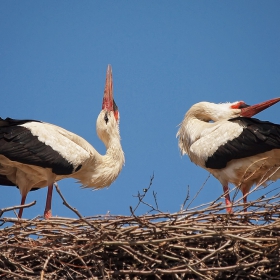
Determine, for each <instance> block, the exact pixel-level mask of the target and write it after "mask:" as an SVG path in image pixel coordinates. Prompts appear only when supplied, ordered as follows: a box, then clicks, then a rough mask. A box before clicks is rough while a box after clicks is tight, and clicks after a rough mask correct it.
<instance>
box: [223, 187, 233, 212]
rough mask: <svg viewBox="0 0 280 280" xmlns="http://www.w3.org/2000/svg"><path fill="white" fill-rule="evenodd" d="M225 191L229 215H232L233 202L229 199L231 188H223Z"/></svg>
mask: <svg viewBox="0 0 280 280" xmlns="http://www.w3.org/2000/svg"><path fill="white" fill-rule="evenodd" d="M223 189H224V194H225V199H226V206H227V207H226V210H227V212H228V213H232V208H231V201H230V197H229V187H228V186H223Z"/></svg>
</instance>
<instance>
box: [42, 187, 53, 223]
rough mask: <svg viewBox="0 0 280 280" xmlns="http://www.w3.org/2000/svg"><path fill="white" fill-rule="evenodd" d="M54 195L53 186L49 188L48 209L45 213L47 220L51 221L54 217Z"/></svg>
mask: <svg viewBox="0 0 280 280" xmlns="http://www.w3.org/2000/svg"><path fill="white" fill-rule="evenodd" d="M52 193H53V184H51V185H49V186H48V194H47V199H46V208H45V212H44V217H45V219H49V218H50V217H51V216H52Z"/></svg>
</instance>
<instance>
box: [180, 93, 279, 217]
mask: <svg viewBox="0 0 280 280" xmlns="http://www.w3.org/2000/svg"><path fill="white" fill-rule="evenodd" d="M279 101H280V98H275V99H271V100H268V101H265V102H262V103H259V104H256V105H253V106H249V105H247V104H246V103H244V102H243V101H239V102H234V103H223V104H214V103H209V102H200V103H197V104H195V105H193V106H192V107H191V108H190V109H189V111H188V112H187V113H186V115H185V117H184V119H183V121H182V123H181V125H180V128H179V131H178V133H177V137H178V138H179V148H180V150H181V153H182V154H187V155H188V156H189V158H190V160H191V161H192V162H194V163H195V164H197V165H199V166H201V167H202V168H204V169H206V170H208V171H209V172H210V173H211V174H213V176H214V177H216V178H217V179H218V180H219V181H220V182H221V184H222V186H223V190H224V193H225V200H226V206H227V212H229V213H231V212H232V204H231V201H230V196H229V188H228V184H229V183H232V184H234V185H235V186H236V187H238V188H240V189H241V191H242V193H243V201H244V203H246V202H247V195H248V193H249V190H250V188H251V187H252V186H253V185H254V184H257V185H265V184H266V182H268V181H270V180H271V181H276V180H277V179H279V178H280V125H278V124H274V123H271V122H267V121H260V120H258V119H254V118H251V117H252V116H254V115H255V114H257V113H259V112H260V111H262V110H264V109H266V108H268V107H270V106H272V105H273V104H275V103H277V102H279ZM244 210H245V211H246V208H244Z"/></svg>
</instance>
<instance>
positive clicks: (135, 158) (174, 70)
mask: <svg viewBox="0 0 280 280" xmlns="http://www.w3.org/2000/svg"><path fill="white" fill-rule="evenodd" d="M279 15H280V2H279V1H257V0H252V1H164V0H163V1H71V0H68V1H16V0H15V1H8V0H6V1H3V0H2V1H1V2H0V38H1V40H0V96H1V103H0V108H1V111H0V116H1V117H2V118H6V117H12V118H17V119H21V118H23V119H37V120H42V121H46V122H50V123H54V124H56V125H59V126H61V127H64V128H66V129H68V130H70V131H72V132H75V133H77V134H79V135H80V136H82V137H84V138H85V139H86V140H88V141H89V142H90V143H91V144H92V145H93V146H94V147H95V148H96V149H97V150H98V151H99V152H100V153H102V154H103V153H105V148H104V146H103V143H102V142H101V141H100V140H99V139H98V137H97V135H96V130H95V122H96V118H97V116H98V114H99V112H100V110H101V102H102V95H103V90H104V83H105V73H106V68H107V65H108V64H111V65H112V68H113V79H114V94H115V100H116V103H117V105H118V106H119V110H120V116H121V122H120V130H121V137H122V146H123V150H124V152H125V156H126V164H125V166H124V168H123V170H122V172H121V174H120V176H119V177H118V178H117V180H116V181H115V182H114V183H113V184H112V185H111V187H110V188H108V189H103V190H99V191H91V190H89V189H80V187H79V185H78V184H76V183H75V182H74V180H72V179H67V180H64V181H60V182H59V186H60V189H61V191H62V192H63V194H64V196H65V198H66V199H67V201H68V202H69V203H70V204H71V205H72V206H73V207H76V208H77V209H78V210H79V211H80V213H81V214H82V215H84V216H92V215H97V214H106V213H107V211H110V212H111V213H112V214H116V215H118V214H120V215H129V214H130V211H129V206H132V207H134V206H136V204H137V199H136V198H135V197H133V195H137V193H138V191H140V192H142V189H143V188H147V187H148V185H149V181H150V177H151V176H152V174H153V173H154V176H155V177H154V181H153V185H152V189H151V192H150V193H148V194H147V199H146V201H147V202H148V203H152V204H154V203H153V201H154V200H153V195H152V191H155V192H156V193H157V202H158V205H159V208H160V209H161V210H162V211H169V212H176V211H178V210H179V209H180V206H181V204H182V203H183V201H184V198H185V197H186V189H187V186H189V187H190V196H191V197H193V196H194V195H195V193H196V192H197V190H198V189H199V188H200V187H201V186H202V185H203V183H204V181H205V180H206V178H207V177H208V172H207V171H205V170H203V169H201V168H200V167H197V166H195V165H194V164H193V163H191V162H190V160H189V159H188V157H186V156H184V157H181V156H180V153H179V149H178V144H177V139H176V137H175V135H176V132H177V130H178V127H177V126H178V124H179V123H180V122H181V121H182V119H183V116H184V114H185V112H186V111H187V110H188V109H189V108H190V106H191V105H193V104H194V103H197V102H199V101H211V102H217V103H219V102H227V101H230V102H233V101H237V100H244V101H245V102H247V103H248V104H255V103H257V102H260V101H264V100H266V99H270V98H273V97H277V96H279V95H280V93H279V89H280V16H279ZM279 109H280V105H279V104H277V105H275V106H274V107H271V108H269V109H268V110H267V111H264V112H262V113H260V114H259V115H258V116H257V117H258V118H260V119H263V120H270V121H273V122H279ZM276 184H277V183H276ZM278 184H279V183H278ZM274 185H275V184H274ZM46 191H47V189H46V188H44V189H42V190H39V191H36V192H31V193H29V195H28V198H27V202H31V201H33V200H36V201H37V204H36V205H35V206H34V207H32V208H30V209H26V210H25V211H24V214H23V217H24V218H32V217H35V216H37V215H39V214H43V212H44V207H45V198H46ZM221 194H222V187H221V185H220V183H219V182H218V181H217V180H216V179H215V178H213V177H211V178H210V179H209V181H208V182H207V183H206V186H205V187H204V189H203V191H202V192H201V194H200V195H199V196H198V197H197V198H196V200H195V202H194V204H193V205H199V204H201V203H206V202H209V201H211V200H214V199H215V198H217V197H218V196H219V195H221ZM250 199H252V196H249V200H250ZM19 203H20V194H19V191H18V190H17V189H16V188H12V187H1V188H0V207H1V208H2V207H8V206H13V205H17V204H19ZM52 210H53V215H54V216H55V215H58V216H70V217H75V214H74V213H72V212H71V211H70V210H69V209H67V208H66V207H65V206H63V205H62V201H61V199H60V197H59V196H58V194H57V193H56V191H54V197H53V207H52ZM146 210H148V209H147V208H145V207H141V208H139V210H138V211H137V212H136V214H143V213H145V212H146ZM6 216H14V215H13V213H9V214H7V215H6Z"/></svg>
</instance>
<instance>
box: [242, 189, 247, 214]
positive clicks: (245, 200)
mask: <svg viewBox="0 0 280 280" xmlns="http://www.w3.org/2000/svg"><path fill="white" fill-rule="evenodd" d="M242 193H243V203H244V204H245V203H247V195H248V192H247V191H245V190H244V191H242ZM243 207H244V208H243V211H244V212H247V207H246V206H245V205H244V206H243Z"/></svg>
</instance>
